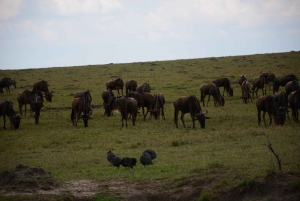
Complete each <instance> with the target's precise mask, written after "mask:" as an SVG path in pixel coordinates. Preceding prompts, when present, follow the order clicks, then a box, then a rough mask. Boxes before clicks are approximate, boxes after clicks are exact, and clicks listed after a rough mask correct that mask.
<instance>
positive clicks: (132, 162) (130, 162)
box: [121, 157, 136, 169]
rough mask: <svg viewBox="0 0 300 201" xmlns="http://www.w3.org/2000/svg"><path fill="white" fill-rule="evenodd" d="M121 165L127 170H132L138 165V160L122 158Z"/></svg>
mask: <svg viewBox="0 0 300 201" xmlns="http://www.w3.org/2000/svg"><path fill="white" fill-rule="evenodd" d="M121 164H122V166H123V167H125V168H131V169H132V168H133V166H135V165H136V159H135V158H129V157H125V158H122V161H121Z"/></svg>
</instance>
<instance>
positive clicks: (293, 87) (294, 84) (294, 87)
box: [284, 80, 300, 96]
mask: <svg viewBox="0 0 300 201" xmlns="http://www.w3.org/2000/svg"><path fill="white" fill-rule="evenodd" d="M284 88H285V91H286V94H287V96H289V95H290V93H291V92H293V91H298V90H299V89H300V86H299V84H298V81H297V80H292V81H289V82H288V83H286V85H285V86H284Z"/></svg>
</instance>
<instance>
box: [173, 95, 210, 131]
mask: <svg viewBox="0 0 300 201" xmlns="http://www.w3.org/2000/svg"><path fill="white" fill-rule="evenodd" d="M173 105H174V109H175V111H174V122H175V124H176V128H178V113H179V111H180V112H181V116H180V119H181V122H182V124H183V127H184V128H185V127H186V126H185V123H184V114H186V113H190V115H191V118H192V122H193V128H195V120H196V119H197V120H198V121H199V123H200V125H201V128H205V119H209V117H206V116H205V114H204V113H203V112H202V110H201V106H200V103H199V100H198V99H197V98H196V96H195V95H190V96H182V97H179V98H177V99H176V100H175V101H174V103H173ZM206 113H207V112H206Z"/></svg>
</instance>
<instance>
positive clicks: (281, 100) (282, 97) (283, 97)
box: [274, 92, 289, 119]
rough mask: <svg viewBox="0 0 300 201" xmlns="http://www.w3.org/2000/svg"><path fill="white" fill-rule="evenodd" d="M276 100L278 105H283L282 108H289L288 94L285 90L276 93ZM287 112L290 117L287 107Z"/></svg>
mask: <svg viewBox="0 0 300 201" xmlns="http://www.w3.org/2000/svg"><path fill="white" fill-rule="evenodd" d="M274 102H275V104H276V107H277V108H279V107H282V108H288V95H287V93H285V92H280V93H275V94H274ZM286 114H287V117H288V119H289V113H288V110H287V109H286Z"/></svg>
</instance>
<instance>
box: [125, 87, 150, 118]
mask: <svg viewBox="0 0 300 201" xmlns="http://www.w3.org/2000/svg"><path fill="white" fill-rule="evenodd" d="M128 97H132V98H134V99H135V100H136V101H137V107H138V108H142V110H143V115H144V121H145V120H146V117H147V114H148V112H150V113H151V111H152V110H153V106H154V96H153V95H152V94H151V93H147V92H135V91H131V92H129V94H128ZM144 107H146V108H147V112H146V113H145V110H144Z"/></svg>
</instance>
